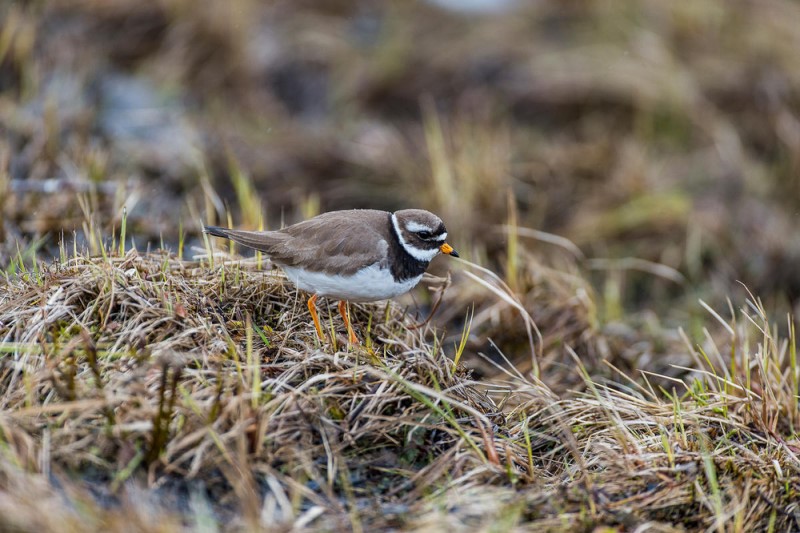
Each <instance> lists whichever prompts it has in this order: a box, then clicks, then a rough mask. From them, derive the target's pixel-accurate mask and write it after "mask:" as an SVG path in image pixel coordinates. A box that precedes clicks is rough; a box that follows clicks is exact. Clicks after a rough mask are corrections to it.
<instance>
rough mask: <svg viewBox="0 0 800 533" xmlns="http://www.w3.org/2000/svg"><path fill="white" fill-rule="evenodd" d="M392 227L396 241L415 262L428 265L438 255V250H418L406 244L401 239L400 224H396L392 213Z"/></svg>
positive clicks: (395, 218)
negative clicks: (422, 262)
mask: <svg viewBox="0 0 800 533" xmlns="http://www.w3.org/2000/svg"><path fill="white" fill-rule="evenodd" d="M392 227H393V228H394V234H395V235H396V236H397V240H398V241H400V245H401V246H402V247H403V249H404V250H405V251H406V252H408V255H410V256H411V257H413V258H414V259H416V260H417V261H424V262H426V263H430V262H431V261H432V260H433V258H434V257H436V256H437V255H439V249H438V248H434V249H433V250H420V249H419V248H417V247H415V246H414V245H412V244H411V243H409V242H407V241H406V240H405V239H404V238H403V232H402V230H401V229H400V223H399V222H397V217H396V216H395V214H394V213H392Z"/></svg>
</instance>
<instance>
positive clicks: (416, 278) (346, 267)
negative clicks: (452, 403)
mask: <svg viewBox="0 0 800 533" xmlns="http://www.w3.org/2000/svg"><path fill="white" fill-rule="evenodd" d="M204 232H205V233H207V234H209V235H213V236H215V237H222V238H225V239H230V240H232V241H234V242H236V243H239V244H241V245H243V246H246V247H248V248H253V249H255V250H260V251H261V252H264V253H265V254H266V255H267V256H268V257H269V258H270V259H271V260H272V262H273V263H274V264H276V265H277V266H279V267H280V268H281V269H282V270H283V271H284V273H285V274H286V277H287V278H288V279H289V280H290V281H291V282H292V283H293V284H294V285H295V286H296V287H297V288H298V289H300V290H301V291H304V292H306V293H310V294H311V296H310V298H309V299H308V301H307V302H306V303H307V306H308V311H309V313H310V314H311V318H312V320H313V321H314V327H315V328H316V330H317V335H318V337H319V339H320V340H324V339H325V335H324V333H323V331H322V326H321V325H320V321H319V315H318V313H317V307H316V303H317V299H318V298H320V297H323V298H330V299H336V300H339V304H338V308H339V314H340V315H341V316H342V320H343V321H344V325H345V327H346V328H347V335H348V340H349V341H350V343H352V344H358V342H359V340H358V336H357V335H356V333H355V331H354V330H353V327H352V324H351V323H350V320H349V318H348V316H347V302H374V301H379V300H388V299H390V298H394V297H395V296H399V295H401V294H405V293H406V292H408V291H410V290H411V289H413V288H414V287H415V286H416V285H417V284H418V283H419V282H420V280H421V279H422V275H423V274H424V273H425V270H426V269H427V268H428V265H429V264H430V262H431V261H432V260H433V259H434V258H435V257H436V256H438V255H439V254H445V255H450V256H453V257H459V255H458V252H456V250H455V249H454V248H453V247H452V246H450V245H449V244H448V243H447V229H446V228H445V225H444V222H442V220H441V219H440V218H439V217H438V216H436V215H434V214H433V213H431V212H429V211H425V210H422V209H402V210H399V211H395V212H388V211H380V210H375V209H351V210H344V211H329V212H327V213H322V214H320V215H317V216H315V217H313V218H310V219H308V220H304V221H302V222H298V223H297V224H293V225H291V226H288V227H285V228H283V229H280V230H276V231H245V230H236V229H229V228H221V227H217V226H205V227H204Z"/></svg>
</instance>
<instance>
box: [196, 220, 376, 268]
mask: <svg viewBox="0 0 800 533" xmlns="http://www.w3.org/2000/svg"><path fill="white" fill-rule="evenodd" d="M206 231H207V232H208V233H210V234H212V235H218V236H220V237H227V238H229V239H232V240H233V241H235V242H238V243H240V244H243V245H245V246H249V247H250V248H255V249H257V250H261V251H263V252H266V253H267V255H269V256H270V258H272V260H273V261H274V262H275V263H277V264H278V265H286V266H300V267H304V268H307V269H309V270H312V271H316V272H326V273H331V274H344V275H347V274H353V273H355V272H356V271H357V270H359V269H360V268H363V267H364V266H366V265H372V264H375V263H382V264H385V262H386V258H387V250H388V242H387V240H388V239H389V238H390V234H389V213H387V212H385V211H374V210H352V211H331V212H329V213H323V214H322V215H319V216H316V217H314V218H311V219H309V220H306V221H303V222H300V223H298V224H295V225H293V226H289V227H288V228H285V229H282V230H280V231H266V232H256V231H237V230H225V229H221V228H206Z"/></svg>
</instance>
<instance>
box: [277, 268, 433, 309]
mask: <svg viewBox="0 0 800 533" xmlns="http://www.w3.org/2000/svg"><path fill="white" fill-rule="evenodd" d="M281 268H282V269H283V271H284V272H286V277H288V278H289V279H290V280H291V282H292V283H294V284H295V285H296V286H297V288H298V289H300V290H303V291H306V292H310V293H314V294H319V295H320V296H325V297H328V298H335V299H337V300H348V301H351V302H374V301H376V300H388V299H389V298H394V297H395V296H398V295H400V294H403V293H406V292H408V291H410V290H411V289H413V288H414V287H415V286H416V284H417V283H419V280H421V279H422V276H421V275H420V276H417V277H415V278H411V279H409V280H406V281H403V282H401V283H398V282H396V281H395V280H394V278H393V277H392V273H391V272H390V271H389V269H386V268H380V267H379V266H378V265H372V266H369V267H367V268H364V269H362V270H359V271H358V272H356V273H355V274H354V275H352V276H340V275H331V274H324V273H322V272H310V271H308V270H303V269H301V268H296V267H288V266H281Z"/></svg>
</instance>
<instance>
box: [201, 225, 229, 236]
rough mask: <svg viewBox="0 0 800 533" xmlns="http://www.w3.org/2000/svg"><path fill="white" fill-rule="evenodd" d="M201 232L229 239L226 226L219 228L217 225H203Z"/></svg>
mask: <svg viewBox="0 0 800 533" xmlns="http://www.w3.org/2000/svg"><path fill="white" fill-rule="evenodd" d="M203 233H208V234H209V235H213V236H214V237H223V238H225V239H230V238H231V237H230V230H229V229H227V228H220V227H218V226H204V227H203Z"/></svg>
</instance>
